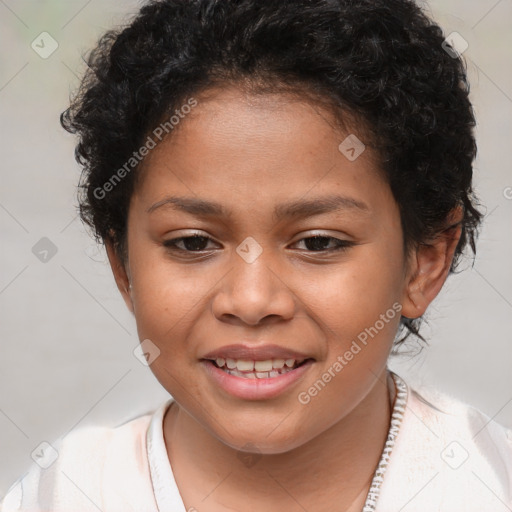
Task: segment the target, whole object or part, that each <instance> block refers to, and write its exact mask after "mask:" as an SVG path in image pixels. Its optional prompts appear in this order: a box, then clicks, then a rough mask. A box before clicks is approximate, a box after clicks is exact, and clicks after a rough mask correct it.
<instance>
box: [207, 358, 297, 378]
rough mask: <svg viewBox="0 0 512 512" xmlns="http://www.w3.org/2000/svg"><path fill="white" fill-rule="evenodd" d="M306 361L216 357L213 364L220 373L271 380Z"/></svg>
mask: <svg viewBox="0 0 512 512" xmlns="http://www.w3.org/2000/svg"><path fill="white" fill-rule="evenodd" d="M305 361H306V360H302V361H298V360H296V359H267V360H265V361H251V360H248V359H231V358H227V359H224V358H223V357H218V358H216V359H215V360H213V361H212V362H213V364H214V365H215V366H217V368H220V369H221V370H222V371H224V372H226V373H228V374H229V375H233V376H235V377H241V378H244V379H272V378H276V377H279V375H284V374H285V373H288V372H291V371H293V370H294V369H295V368H298V367H299V366H300V365H301V364H302V363H304V362H305Z"/></svg>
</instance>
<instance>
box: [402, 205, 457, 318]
mask: <svg viewBox="0 0 512 512" xmlns="http://www.w3.org/2000/svg"><path fill="white" fill-rule="evenodd" d="M463 215H464V213H463V209H462V207H460V206H458V207H456V208H455V209H454V210H452V212H451V213H450V215H449V216H448V218H447V222H446V224H447V226H448V227H446V228H445V229H444V230H443V231H442V232H441V233H439V234H438V235H437V236H436V237H435V238H434V239H432V240H429V241H428V242H427V243H422V244H419V245H418V247H416V248H415V249H414V250H413V251H412V253H411V254H410V255H409V261H408V272H407V279H406V288H405V290H404V296H403V298H402V312H401V313H402V315H403V316H404V317H406V318H418V317H420V316H422V315H423V314H424V313H425V311H426V310H427V307H428V306H429V304H430V303H431V302H432V301H433V300H434V299H435V298H436V296H437V294H438V293H439V292H440V291H441V288H442V287H443V284H444V283H445V281H446V278H447V277H448V274H449V272H450V267H451V264H452V261H453V255H454V253H455V249H456V248H457V244H458V243H459V240H460V236H461V233H462V226H461V222H462V219H463Z"/></svg>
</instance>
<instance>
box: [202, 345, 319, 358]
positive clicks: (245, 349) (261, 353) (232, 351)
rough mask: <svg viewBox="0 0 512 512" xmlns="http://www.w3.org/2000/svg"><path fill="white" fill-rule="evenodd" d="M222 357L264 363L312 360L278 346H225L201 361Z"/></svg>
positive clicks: (209, 353)
mask: <svg viewBox="0 0 512 512" xmlns="http://www.w3.org/2000/svg"><path fill="white" fill-rule="evenodd" d="M219 357H222V358H224V359H228V358H229V359H245V360H248V361H266V360H268V359H285V360H286V359H295V360H296V361H303V360H305V359H312V358H310V357H309V356H307V355H306V354H302V353H301V352H297V351H296V350H291V349H289V348H284V347H280V346H279V345H273V344H268V345H260V346H257V347H255V346H253V345H244V344H235V345H225V346H224V347H220V348H218V349H215V350H212V351H211V352H208V354H206V355H205V356H203V359H212V360H214V359H217V358H219Z"/></svg>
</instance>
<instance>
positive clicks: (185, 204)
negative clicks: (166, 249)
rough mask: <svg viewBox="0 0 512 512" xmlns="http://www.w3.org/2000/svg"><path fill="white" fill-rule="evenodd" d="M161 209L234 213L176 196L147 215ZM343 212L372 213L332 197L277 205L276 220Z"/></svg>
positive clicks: (204, 213)
mask: <svg viewBox="0 0 512 512" xmlns="http://www.w3.org/2000/svg"><path fill="white" fill-rule="evenodd" d="M161 207H171V208H173V209H175V210H181V211H183V212H186V213H189V214H191V215H197V216H225V217H231V216H232V214H233V212H231V211H230V210H226V209H225V208H224V207H223V206H222V205H221V204H220V203H216V202H213V201H206V200H204V199H195V198H189V197H176V196H169V197H165V198H164V199H162V200H161V201H158V202H156V203H155V204H153V205H152V206H150V207H149V208H148V209H147V213H148V214H149V213H152V212H154V211H155V210H157V209H158V208H161ZM342 210H355V211H360V212H364V213H369V212H370V208H369V207H368V205H366V204H365V203H364V202H362V201H360V200H358V199H354V198H352V197H346V196H340V195H331V196H326V197H321V198H317V199H310V200H306V201H304V200H296V201H289V202H286V203H282V204H280V205H277V206H276V207H275V208H274V218H275V219H276V220H278V221H279V220H282V219H284V218H306V217H312V216H314V215H321V214H323V213H329V212H336V211H342Z"/></svg>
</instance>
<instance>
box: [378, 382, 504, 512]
mask: <svg viewBox="0 0 512 512" xmlns="http://www.w3.org/2000/svg"><path fill="white" fill-rule="evenodd" d="M388 471H389V473H388V474H387V476H386V478H385V480H384V481H385V485H383V488H382V491H383V492H382V495H381V498H382V499H383V501H388V502H389V503H393V506H397V509H400V508H401V507H403V506H405V503H407V502H408V501H409V500H410V503H411V505H410V506H411V510H412V509H414V510H417V511H423V510H425V511H427V510H428V511H429V512H431V511H432V510H439V511H445V510H446V511H451V510H465V511H466V512H470V511H473V510H474V511H487V510H492V511H493V512H497V511H501V510H503V511H507V510H510V508H509V507H510V506H511V505H512V431H511V430H509V429H507V428H505V427H504V426H502V425H500V424H499V423H497V422H496V421H494V420H493V419H492V418H490V417H489V416H487V415H486V414H484V413H483V412H482V411H480V410H478V409H477V408H475V407H472V406H471V405H469V404H467V403H464V402H463V401H461V400H459V399H457V398H456V397H453V396H450V395H449V394H447V393H442V392H440V391H438V390H436V389H433V388H431V389H428V388H421V389H419V390H414V389H411V388H410V387H408V398H407V404H406V407H405V410H404V413H403V417H402V424H401V427H400V431H399V434H398V436H397V438H396V442H395V447H394V448H393V452H392V455H391V457H390V463H389V466H388ZM413 503H414V506H413V505H412V504H413Z"/></svg>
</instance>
